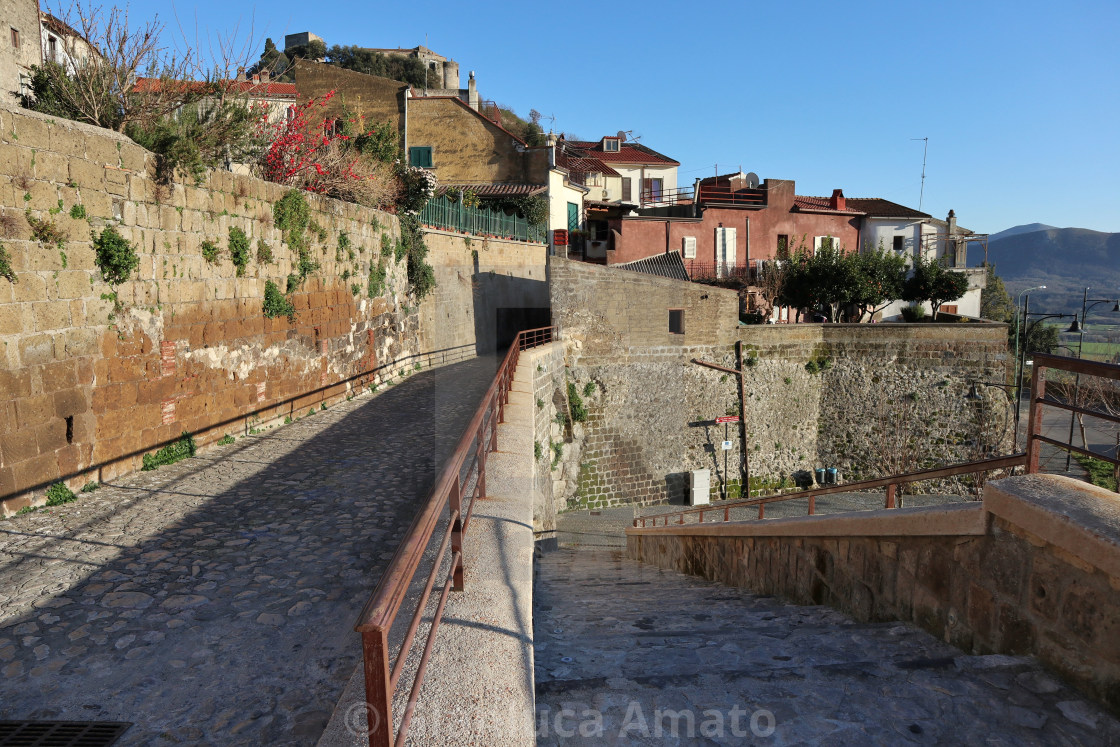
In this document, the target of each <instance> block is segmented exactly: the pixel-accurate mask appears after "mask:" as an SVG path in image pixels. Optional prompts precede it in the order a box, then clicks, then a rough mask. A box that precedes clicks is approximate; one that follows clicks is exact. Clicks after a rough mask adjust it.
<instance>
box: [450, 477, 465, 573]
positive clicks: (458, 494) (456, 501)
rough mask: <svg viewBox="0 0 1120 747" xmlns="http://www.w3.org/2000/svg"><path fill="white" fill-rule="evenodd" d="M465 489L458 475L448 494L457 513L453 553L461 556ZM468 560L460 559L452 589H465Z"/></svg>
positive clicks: (453, 525)
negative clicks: (463, 495)
mask: <svg viewBox="0 0 1120 747" xmlns="http://www.w3.org/2000/svg"><path fill="white" fill-rule="evenodd" d="M462 493H463V489H462V487H461V486H460V485H459V478H458V476H456V478H455V480H454V481H453V482H452V483H451V494H450V495H449V496H448V501H447V503H448V505H449V507H450V511H451V513H452V514H454V515H455V523H454V524H452V526H451V554H452V555H454V554H455V553H459V557H460V558H462V557H463V499H462ZM465 566H466V561H465V560H460V561H459V565H458V567H456V569H455V580H454V581H453V582H452V585H451V590H452V591H462V590H463V576H464V573H465V570H466V568H465Z"/></svg>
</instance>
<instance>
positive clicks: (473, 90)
mask: <svg viewBox="0 0 1120 747" xmlns="http://www.w3.org/2000/svg"><path fill="white" fill-rule="evenodd" d="M467 106H469V107H470V108H472V109H474V110H475V111H478V85H477V84H476V83H475V82H474V70H471V79H470V80H468V81H467Z"/></svg>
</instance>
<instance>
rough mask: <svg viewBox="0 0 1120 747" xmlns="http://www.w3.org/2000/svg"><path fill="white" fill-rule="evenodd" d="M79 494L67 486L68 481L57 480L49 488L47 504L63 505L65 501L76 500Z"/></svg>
mask: <svg viewBox="0 0 1120 747" xmlns="http://www.w3.org/2000/svg"><path fill="white" fill-rule="evenodd" d="M76 498H77V496H75V495H74V491H72V490H70V488H68V487H66V483H63V482H56V483H55V484H54V485H51V486H50V487H49V488H47V505H48V506H61V505H62V504H63V503H69V502H70V501H72V500H75V499H76Z"/></svg>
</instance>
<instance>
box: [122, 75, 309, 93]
mask: <svg viewBox="0 0 1120 747" xmlns="http://www.w3.org/2000/svg"><path fill="white" fill-rule="evenodd" d="M175 85H178V86H182V87H183V89H184V90H188V91H193V92H200V91H201V92H205V91H207V90H209V88H210V87H211V86H214V87H217V86H224V87H226V89H227V90H229V91H236V92H238V93H247V94H249V95H250V96H270V97H285V98H286V97H291V98H295V97H296V95H297V92H296V84H295V83H276V82H273V81H268V82H264V83H261V82H253V81H251V80H227V81H221V82H220V83H213V84H212V83H206V82H205V81H201V80H184V81H176V82H175ZM162 87H163V81H162V80H161V79H159V78H137V79H136V84H135V85H134V86H133V90H134V91H158V90H159V89H161V88H162Z"/></svg>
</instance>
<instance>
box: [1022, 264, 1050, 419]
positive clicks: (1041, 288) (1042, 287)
mask: <svg viewBox="0 0 1120 747" xmlns="http://www.w3.org/2000/svg"><path fill="white" fill-rule="evenodd" d="M1036 290H1046V286H1045V285H1036V286H1035V287H1033V288H1027V289H1026V290H1023V291H1019V295H1018V297H1017V298H1016V299H1015V360H1016V361H1018V360H1019V302H1020V301H1022V300H1023V294H1024V293H1026V294H1028V295H1027V303H1028V304H1029V303H1030V302H1031V297H1030V295H1029V294H1030V292H1031V291H1036ZM1024 324H1025V322H1024ZM1015 378H1016V381H1019V382H1022V379H1023V372H1022V370H1021V369H1020V371H1019V372H1018V374H1017V375H1016V377H1015ZM1022 396H1023V393H1022V392H1021V391H1019V388H1018V387H1016V388H1015V399H1016V402H1017V401H1018V400H1019V399H1020V398H1021V397H1022ZM1015 412H1016V418H1017V417H1018V412H1019V406H1018V404H1016V405H1015ZM1015 425H1016V426H1018V425H1019V422H1018V419H1016V421H1015Z"/></svg>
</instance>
